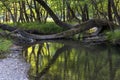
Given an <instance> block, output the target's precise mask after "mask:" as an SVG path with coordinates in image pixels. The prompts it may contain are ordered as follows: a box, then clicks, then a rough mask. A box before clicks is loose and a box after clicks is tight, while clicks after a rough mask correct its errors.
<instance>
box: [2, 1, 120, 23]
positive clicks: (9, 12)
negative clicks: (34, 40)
mask: <svg viewBox="0 0 120 80" xmlns="http://www.w3.org/2000/svg"><path fill="white" fill-rule="evenodd" d="M36 1H37V0H0V6H1V7H0V8H1V9H0V12H1V13H0V16H1V17H0V21H1V22H11V21H12V22H34V21H38V22H46V20H51V18H50V15H48V12H47V11H46V10H45V9H44V8H43V6H42V5H40V4H39V3H38V2H36ZM40 1H44V2H45V3H46V4H47V5H48V6H49V8H50V9H51V10H52V11H53V12H54V13H55V15H56V16H57V17H58V18H59V19H60V20H61V21H64V22H66V21H67V22H71V21H72V22H78V23H80V22H84V21H87V20H89V19H91V18H102V19H107V20H110V21H114V22H116V23H119V24H120V13H119V11H120V6H119V4H120V1H119V0H40Z"/></svg>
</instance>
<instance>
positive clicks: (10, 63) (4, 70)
mask: <svg viewBox="0 0 120 80" xmlns="http://www.w3.org/2000/svg"><path fill="white" fill-rule="evenodd" d="M21 54H22V49H21V47H19V46H16V45H14V46H12V47H11V48H10V51H9V54H7V55H6V58H4V59H0V65H1V66H0V80H29V79H28V75H27V72H28V70H29V64H28V63H27V62H26V61H25V60H24V58H23V57H22V55H21Z"/></svg>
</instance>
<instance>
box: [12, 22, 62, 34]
mask: <svg viewBox="0 0 120 80" xmlns="http://www.w3.org/2000/svg"><path fill="white" fill-rule="evenodd" d="M11 25H13V24H11ZM17 27H19V28H22V29H25V30H35V31H38V32H40V33H45V34H47V33H57V32H61V31H63V28H61V27H59V26H57V25H56V24H55V23H53V22H47V23H38V22H30V23H17Z"/></svg>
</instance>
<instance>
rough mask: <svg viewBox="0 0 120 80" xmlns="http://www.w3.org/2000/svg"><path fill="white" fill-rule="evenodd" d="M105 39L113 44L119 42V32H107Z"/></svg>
mask: <svg viewBox="0 0 120 80" xmlns="http://www.w3.org/2000/svg"><path fill="white" fill-rule="evenodd" d="M106 34H107V39H108V40H110V41H112V42H115V41H118V40H120V30H115V31H114V32H107V33H106Z"/></svg>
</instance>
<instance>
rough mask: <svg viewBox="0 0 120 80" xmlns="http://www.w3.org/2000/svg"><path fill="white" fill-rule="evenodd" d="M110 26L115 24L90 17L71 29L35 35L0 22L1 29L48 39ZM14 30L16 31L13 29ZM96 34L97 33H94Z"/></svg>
mask: <svg viewBox="0 0 120 80" xmlns="http://www.w3.org/2000/svg"><path fill="white" fill-rule="evenodd" d="M109 26H112V27H113V28H114V26H116V25H115V24H113V23H111V22H108V21H105V20H100V19H92V20H88V21H86V22H84V23H82V24H79V25H77V26H75V27H74V28H72V29H69V30H66V31H63V32H60V33H56V34H51V35H37V34H30V33H27V32H25V31H23V30H20V29H18V30H17V28H15V27H10V26H8V25H5V24H0V28H1V29H3V30H8V31H14V32H15V33H17V34H20V35H22V36H23V37H25V38H28V39H35V40H48V39H60V38H67V37H70V36H73V35H75V34H78V33H81V32H84V31H86V30H89V29H90V28H92V27H98V28H100V29H101V28H102V29H101V30H103V29H104V30H108V29H109V30H110V27H109ZM15 30H16V31H15ZM100 32H101V31H98V32H97V33H98V34H99V33H100ZM96 35H97V34H96Z"/></svg>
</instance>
